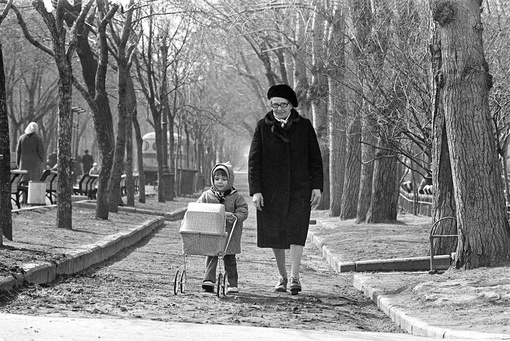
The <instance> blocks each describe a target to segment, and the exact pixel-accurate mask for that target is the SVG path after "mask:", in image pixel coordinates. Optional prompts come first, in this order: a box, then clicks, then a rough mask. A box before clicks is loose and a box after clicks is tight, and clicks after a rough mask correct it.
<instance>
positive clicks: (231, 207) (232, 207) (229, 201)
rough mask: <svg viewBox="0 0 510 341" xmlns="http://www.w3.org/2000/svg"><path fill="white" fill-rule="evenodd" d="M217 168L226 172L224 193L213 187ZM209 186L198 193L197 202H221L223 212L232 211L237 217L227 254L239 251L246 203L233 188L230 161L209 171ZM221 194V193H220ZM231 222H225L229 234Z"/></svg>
mask: <svg viewBox="0 0 510 341" xmlns="http://www.w3.org/2000/svg"><path fill="white" fill-rule="evenodd" d="M217 169H223V170H224V171H225V173H227V178H228V184H227V186H226V191H225V192H224V193H218V192H219V191H218V190H217V189H216V188H215V187H214V172H215V171H216V170H217ZM211 184H212V186H211V188H210V189H208V190H206V191H205V192H203V193H202V195H200V197H199V198H198V200H197V202H201V203H221V204H223V205H224V206H225V212H231V213H234V215H235V216H236V217H237V225H236V227H235V230H234V233H233V235H232V238H231V240H230V244H229V245H228V249H227V253H226V254H228V255H233V254H238V253H241V236H242V232H243V221H245V220H246V218H248V204H247V203H246V201H245V200H244V198H243V196H242V195H241V194H240V193H239V192H237V190H236V189H235V188H234V170H233V169H232V165H231V164H230V162H226V163H218V164H217V165H216V166H214V167H213V169H212V171H211ZM221 194H223V195H221ZM232 225H233V224H231V223H228V222H227V232H228V233H229V234H230V232H231V231H232Z"/></svg>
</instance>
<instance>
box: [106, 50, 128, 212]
mask: <svg viewBox="0 0 510 341" xmlns="http://www.w3.org/2000/svg"><path fill="white" fill-rule="evenodd" d="M117 61H118V62H117V67H118V70H117V77H118V78H117V80H118V82H117V84H118V87H119V89H118V96H119V98H118V104H117V108H118V122H117V140H116V143H115V154H114V158H113V160H114V161H113V167H112V172H111V174H110V180H109V182H108V210H109V211H110V212H115V213H116V212H118V211H119V205H123V202H122V196H121V193H120V181H121V177H122V171H123V168H124V156H125V151H126V134H127V127H128V112H127V77H128V72H129V67H128V65H127V60H126V56H125V55H124V54H123V53H122V48H119V56H118V60H117ZM129 126H131V125H130V124H129Z"/></svg>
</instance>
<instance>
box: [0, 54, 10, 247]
mask: <svg viewBox="0 0 510 341" xmlns="http://www.w3.org/2000/svg"><path fill="white" fill-rule="evenodd" d="M10 151H11V149H10V141H9V117H8V115H7V104H6V96H5V72H4V57H3V52H2V44H0V184H2V186H1V187H0V246H1V245H3V238H2V235H4V236H5V238H7V239H9V240H12V215H11V171H10V170H11V153H10Z"/></svg>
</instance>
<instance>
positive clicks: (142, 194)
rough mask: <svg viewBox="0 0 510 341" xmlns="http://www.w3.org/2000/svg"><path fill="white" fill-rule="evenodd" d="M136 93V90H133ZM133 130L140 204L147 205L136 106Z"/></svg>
mask: <svg viewBox="0 0 510 341" xmlns="http://www.w3.org/2000/svg"><path fill="white" fill-rule="evenodd" d="M133 93H134V89H133ZM133 109H134V112H133V128H134V130H135V139H136V162H137V164H138V191H139V193H138V202H141V203H145V173H144V170H143V141H142V132H141V130H140V124H139V123H138V119H137V113H138V111H137V110H136V106H135V107H134V108H133Z"/></svg>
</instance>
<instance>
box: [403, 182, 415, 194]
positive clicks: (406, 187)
mask: <svg viewBox="0 0 510 341" xmlns="http://www.w3.org/2000/svg"><path fill="white" fill-rule="evenodd" d="M401 186H402V189H403V190H404V191H406V192H407V193H411V192H412V191H413V183H412V182H411V181H404V182H402V185H401Z"/></svg>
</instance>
